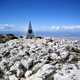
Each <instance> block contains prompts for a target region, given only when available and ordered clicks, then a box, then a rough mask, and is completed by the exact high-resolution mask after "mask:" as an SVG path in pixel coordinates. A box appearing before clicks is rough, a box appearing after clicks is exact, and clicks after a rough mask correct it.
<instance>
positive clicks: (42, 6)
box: [0, 0, 80, 30]
mask: <svg viewBox="0 0 80 80" xmlns="http://www.w3.org/2000/svg"><path fill="white" fill-rule="evenodd" d="M29 20H31V22H32V26H33V28H34V29H35V30H49V29H50V30H52V29H53V30H59V29H61V30H62V29H63V27H64V29H66V26H67V30H68V28H69V29H71V30H72V29H74V30H75V29H80V26H79V25H80V0H0V29H1V30H5V29H6V30H25V29H26V28H27V27H28V23H29ZM76 26H77V27H76ZM70 27H71V28H70Z"/></svg>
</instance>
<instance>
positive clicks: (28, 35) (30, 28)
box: [26, 21, 34, 39]
mask: <svg viewBox="0 0 80 80" xmlns="http://www.w3.org/2000/svg"><path fill="white" fill-rule="evenodd" d="M26 38H27V39H32V38H34V34H33V30H32V25H31V21H29V26H28V31H27V36H26Z"/></svg>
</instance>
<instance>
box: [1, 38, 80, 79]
mask: <svg viewBox="0 0 80 80" xmlns="http://www.w3.org/2000/svg"><path fill="white" fill-rule="evenodd" d="M0 80H80V41H78V40H65V39H49V38H43V39H14V40H10V41H7V42H6V43H0Z"/></svg>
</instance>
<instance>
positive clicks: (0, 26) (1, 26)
mask: <svg viewBox="0 0 80 80" xmlns="http://www.w3.org/2000/svg"><path fill="white" fill-rule="evenodd" d="M14 27H15V26H14V25H13V24H0V30H8V29H13V28H14Z"/></svg>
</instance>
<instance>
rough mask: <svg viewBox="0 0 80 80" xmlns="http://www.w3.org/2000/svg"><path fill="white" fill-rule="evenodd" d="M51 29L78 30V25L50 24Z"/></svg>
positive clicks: (79, 28) (79, 26) (79, 27)
mask: <svg viewBox="0 0 80 80" xmlns="http://www.w3.org/2000/svg"><path fill="white" fill-rule="evenodd" d="M51 29H52V30H55V31H56V30H80V25H64V26H52V27H51Z"/></svg>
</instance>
